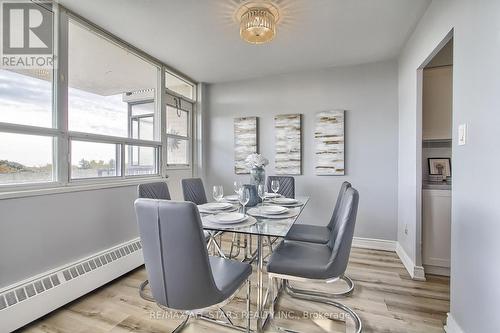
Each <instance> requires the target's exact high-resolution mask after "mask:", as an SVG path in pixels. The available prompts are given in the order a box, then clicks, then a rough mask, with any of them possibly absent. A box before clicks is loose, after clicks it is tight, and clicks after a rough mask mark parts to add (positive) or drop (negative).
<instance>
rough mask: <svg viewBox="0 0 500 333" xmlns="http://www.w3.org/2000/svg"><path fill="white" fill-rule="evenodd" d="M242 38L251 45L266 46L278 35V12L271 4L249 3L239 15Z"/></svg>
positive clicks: (242, 8)
mask: <svg viewBox="0 0 500 333" xmlns="http://www.w3.org/2000/svg"><path fill="white" fill-rule="evenodd" d="M237 15H238V17H239V19H240V36H241V38H242V39H243V40H244V41H246V42H248V43H251V44H264V43H267V42H269V41H271V40H272V39H273V38H274V36H275V35H276V22H277V20H278V10H277V8H276V7H275V6H274V5H272V4H271V3H265V2H263V3H258V2H248V3H246V4H244V5H243V6H242V7H241V8H240V10H239V11H238V13H237Z"/></svg>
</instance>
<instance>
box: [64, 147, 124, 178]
mask: <svg viewBox="0 0 500 333" xmlns="http://www.w3.org/2000/svg"><path fill="white" fill-rule="evenodd" d="M120 147H121V146H120V145H119V144H113V143H101V142H88V141H77V140H74V141H71V178H72V179H81V178H100V177H117V176H120V175H121V171H120V170H121V168H120V165H119V163H120V161H121V158H120V152H121V149H120Z"/></svg>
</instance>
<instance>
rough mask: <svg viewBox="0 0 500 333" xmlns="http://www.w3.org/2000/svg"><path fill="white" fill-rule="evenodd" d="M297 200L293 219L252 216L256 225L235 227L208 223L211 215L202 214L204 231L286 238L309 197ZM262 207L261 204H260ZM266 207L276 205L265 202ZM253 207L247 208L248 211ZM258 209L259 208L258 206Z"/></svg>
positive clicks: (237, 225) (242, 224)
mask: <svg viewBox="0 0 500 333" xmlns="http://www.w3.org/2000/svg"><path fill="white" fill-rule="evenodd" d="M295 199H296V200H297V201H298V203H297V205H296V207H290V209H294V210H297V215H295V216H293V217H284V218H277V217H273V218H267V217H261V216H252V215H250V214H249V215H250V216H251V217H253V218H255V219H256V220H257V221H256V222H255V223H254V224H251V225H249V223H237V224H234V225H220V226H219V225H217V224H216V223H207V217H209V215H213V214H209V213H201V216H202V223H203V229H205V230H210V231H225V232H234V233H242V234H248V235H260V236H271V237H284V236H285V235H286V234H287V233H288V231H289V230H290V228H291V227H292V225H293V224H294V223H295V222H296V221H297V219H298V218H299V216H300V214H301V213H302V211H303V210H304V207H305V206H306V204H307V202H308V201H309V197H307V196H296V197H295ZM234 205H235V206H239V204H234ZM259 205H261V204H259ZM265 205H266V206H268V205H276V204H274V203H272V202H271V201H267V200H266V202H265ZM250 208H252V207H248V208H246V211H247V212H248V210H249V209H250ZM257 208H258V206H257Z"/></svg>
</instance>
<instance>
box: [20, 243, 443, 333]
mask: <svg viewBox="0 0 500 333" xmlns="http://www.w3.org/2000/svg"><path fill="white" fill-rule="evenodd" d="M227 246H228V243H227V240H226V241H225V244H224V247H225V248H227ZM254 275H255V274H254ZM347 275H349V276H350V277H351V278H352V279H353V280H354V283H355V290H354V293H353V295H352V296H350V297H347V298H343V299H340V302H342V303H344V304H346V305H348V306H350V307H351V308H352V309H354V311H356V312H357V313H358V315H359V316H360V317H361V320H362V322H363V332H366V333H368V332H397V333H403V332H405V333H406V332H408V333H413V332H421V333H433V332H444V330H443V328H442V327H443V323H444V320H445V318H446V313H447V312H448V311H449V279H448V278H445V277H439V276H427V281H426V282H417V281H413V280H411V279H410V276H409V275H408V273H407V272H406V270H405V268H404V267H403V265H402V263H401V261H400V260H399V258H398V257H397V255H396V254H395V253H393V252H384V251H375V250H366V249H358V248H353V250H352V252H351V258H350V262H349V267H348V269H347ZM145 279H146V272H145V270H144V268H139V269H137V270H135V271H133V272H131V273H129V274H127V275H125V276H123V277H122V278H120V279H117V280H115V281H113V282H112V283H110V284H108V285H106V286H104V287H102V288H100V289H98V290H96V291H94V292H92V293H90V294H88V295H86V296H84V297H82V298H80V299H78V300H76V301H74V302H72V303H70V304H68V305H66V306H65V307H63V308H61V309H59V310H57V311H55V312H53V313H51V314H49V315H47V316H45V317H43V318H41V319H39V320H37V321H35V322H33V323H32V324H30V325H29V326H26V327H24V328H23V329H21V330H20V332H29V333H41V332H44V333H65V332H67V333H104V332H116V333H122V332H145V333H146V332H148V333H156V332H158V333H160V332H161V333H164V332H171V331H172V330H173V329H175V327H176V326H177V325H178V324H179V323H180V322H181V321H182V318H179V317H176V316H174V318H172V317H169V318H165V312H163V311H162V310H161V309H160V308H159V307H158V306H157V305H156V304H155V303H151V302H147V301H145V300H143V299H141V298H140V297H139V294H138V291H137V287H138V285H139V284H140V283H141V282H142V281H143V280H145ZM265 280H267V279H265ZM253 282H255V281H253ZM341 284H342V283H341V282H339V285H335V284H333V285H328V286H326V285H323V284H314V285H311V284H310V285H308V288H310V289H316V290H324V291H334V290H340V289H341V288H342V287H343V286H342V285H341ZM297 286H299V287H303V286H304V285H297ZM252 291H253V292H255V291H256V288H255V284H254V283H253V284H252ZM244 295H245V288H243V290H242V291H241V293H240V294H238V295H237V296H236V297H235V298H234V299H233V301H232V302H231V303H230V304H228V305H227V306H226V307H225V309H227V310H228V311H230V312H231V313H232V314H235V315H236V317H238V318H239V317H240V316H237V315H238V314H241V312H242V311H244V309H245V302H244V299H243V298H244ZM252 306H253V308H252V310H255V294H254V293H253V298H252ZM278 311H280V312H279V314H281V317H280V318H278V319H277V320H276V323H277V324H279V325H282V326H286V327H288V328H292V329H294V330H299V331H302V332H307V333H314V332H352V323H351V321H350V319H347V320H346V322H343V321H342V318H345V317H343V316H342V314H343V313H342V312H339V311H338V310H336V309H333V308H331V307H329V306H327V305H324V304H319V303H311V302H305V301H299V300H295V299H292V298H290V297H289V296H287V295H284V296H282V297H281V298H280V301H279V306H278ZM287 316H288V317H289V318H290V316H291V317H292V318H293V319H287V318H286V317H287ZM238 318H236V320H235V321H236V322H237V321H239V319H238ZM268 331H269V332H272V331H273V329H268ZM183 332H186V333H189V332H235V331H234V330H231V329H228V328H223V327H221V326H218V325H214V324H212V323H208V322H205V321H202V320H191V321H190V324H189V326H187V327H186V328H185V330H184V331H183Z"/></svg>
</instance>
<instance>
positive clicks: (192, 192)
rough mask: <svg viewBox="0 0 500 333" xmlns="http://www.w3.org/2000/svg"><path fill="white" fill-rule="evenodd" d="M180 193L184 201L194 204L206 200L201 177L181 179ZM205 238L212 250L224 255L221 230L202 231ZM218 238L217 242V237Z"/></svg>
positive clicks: (202, 202) (199, 203) (201, 203)
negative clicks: (214, 231) (216, 231)
mask: <svg viewBox="0 0 500 333" xmlns="http://www.w3.org/2000/svg"><path fill="white" fill-rule="evenodd" d="M181 186H182V194H183V196H184V201H190V202H192V203H194V204H195V205H203V204H206V203H207V202H208V200H207V195H206V193H205V187H204V186H203V181H202V180H201V178H185V179H182V180H181ZM204 234H205V238H206V240H207V242H208V246H213V248H214V251H216V252H218V253H219V255H220V256H221V257H226V255H225V254H224V252H223V251H222V248H221V247H222V241H221V240H222V238H221V236H222V232H218V233H211V232H209V231H204ZM216 237H219V238H220V240H219V242H217V238H216Z"/></svg>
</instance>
